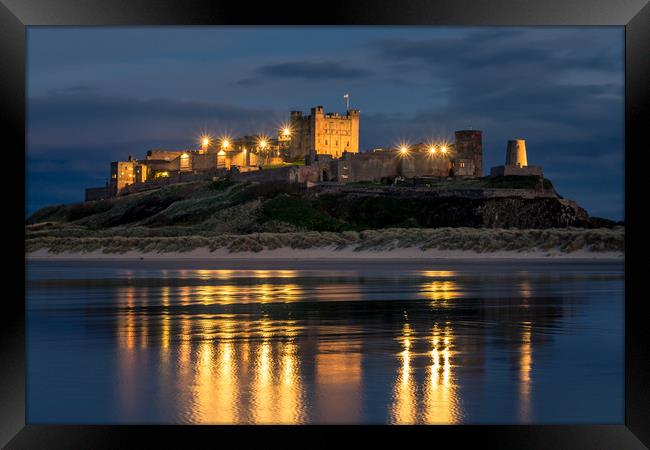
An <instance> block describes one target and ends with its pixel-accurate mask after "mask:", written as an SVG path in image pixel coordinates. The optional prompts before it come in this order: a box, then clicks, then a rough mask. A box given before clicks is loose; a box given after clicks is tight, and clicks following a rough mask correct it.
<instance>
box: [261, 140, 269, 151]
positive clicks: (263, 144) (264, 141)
mask: <svg viewBox="0 0 650 450" xmlns="http://www.w3.org/2000/svg"><path fill="white" fill-rule="evenodd" d="M267 145H268V142H266V139H260V148H261V149H262V150H264V149H265V148H266V146H267Z"/></svg>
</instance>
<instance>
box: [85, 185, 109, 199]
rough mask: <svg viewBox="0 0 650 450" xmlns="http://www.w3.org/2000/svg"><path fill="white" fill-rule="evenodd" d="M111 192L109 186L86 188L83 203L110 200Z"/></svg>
mask: <svg viewBox="0 0 650 450" xmlns="http://www.w3.org/2000/svg"><path fill="white" fill-rule="evenodd" d="M112 196H113V195H112V192H111V188H110V187H109V186H102V187H94V188H86V190H85V195H84V201H86V202H91V201H94V200H104V199H106V198H111V197H112Z"/></svg>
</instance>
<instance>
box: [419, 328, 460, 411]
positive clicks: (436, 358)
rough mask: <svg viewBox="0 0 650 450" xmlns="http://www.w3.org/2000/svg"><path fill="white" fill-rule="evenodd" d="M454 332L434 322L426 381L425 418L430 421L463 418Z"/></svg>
mask: <svg viewBox="0 0 650 450" xmlns="http://www.w3.org/2000/svg"><path fill="white" fill-rule="evenodd" d="M453 346H454V334H453V331H452V329H451V327H450V326H449V324H447V325H445V327H444V328H443V329H440V327H439V326H438V324H436V325H434V327H433V331H432V337H431V347H432V350H431V365H430V366H429V368H428V376H427V379H426V381H425V385H424V386H425V389H424V399H423V401H424V407H423V417H422V420H423V422H425V423H429V424H453V423H458V422H459V421H460V419H461V411H460V401H459V398H458V393H457V386H456V382H455V380H454V374H453V367H454V366H453V365H452V357H453V355H454V350H453Z"/></svg>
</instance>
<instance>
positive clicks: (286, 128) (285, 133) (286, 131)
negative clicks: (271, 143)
mask: <svg viewBox="0 0 650 450" xmlns="http://www.w3.org/2000/svg"><path fill="white" fill-rule="evenodd" d="M279 131H280V135H281V136H282V137H283V138H289V137H291V125H290V124H288V123H283V124H282V126H280V130H279Z"/></svg>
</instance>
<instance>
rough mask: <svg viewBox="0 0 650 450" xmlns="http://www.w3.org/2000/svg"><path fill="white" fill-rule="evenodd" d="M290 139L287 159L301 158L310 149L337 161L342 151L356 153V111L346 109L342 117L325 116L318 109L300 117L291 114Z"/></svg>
mask: <svg viewBox="0 0 650 450" xmlns="http://www.w3.org/2000/svg"><path fill="white" fill-rule="evenodd" d="M290 126H291V130H292V139H291V144H290V145H289V158H290V159H295V158H299V157H304V156H305V155H307V153H309V151H310V150H314V151H316V153H319V154H323V155H330V156H332V157H334V158H339V157H340V156H341V155H343V153H344V152H347V153H359V110H358V109H348V111H347V113H346V114H345V115H344V116H341V115H339V114H337V113H325V112H324V111H323V107H322V106H316V107H315V108H312V109H311V114H310V115H308V116H303V114H302V112H301V111H292V112H291V125H290Z"/></svg>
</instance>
